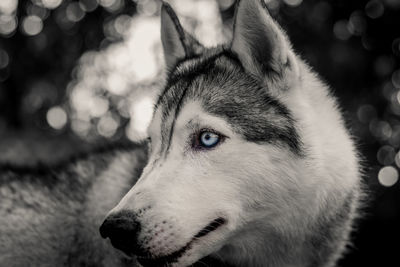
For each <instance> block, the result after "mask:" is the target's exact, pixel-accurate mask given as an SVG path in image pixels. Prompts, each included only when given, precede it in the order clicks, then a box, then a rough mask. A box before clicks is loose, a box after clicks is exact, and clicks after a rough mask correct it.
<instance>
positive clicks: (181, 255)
mask: <svg viewBox="0 0 400 267" xmlns="http://www.w3.org/2000/svg"><path fill="white" fill-rule="evenodd" d="M225 222H226V220H225V219H223V218H217V219H215V220H214V221H212V222H210V223H209V224H208V225H207V226H205V227H204V228H203V229H202V230H201V231H199V232H198V233H197V234H196V235H195V236H194V237H193V239H192V240H191V241H190V242H188V243H187V244H186V245H185V246H183V247H182V248H181V249H179V250H177V251H175V252H173V253H171V254H169V255H164V256H159V257H157V256H155V255H153V256H151V257H146V256H137V260H138V262H139V263H140V264H141V265H142V266H143V267H150V266H151V267H163V266H175V267H185V266H190V265H193V264H195V263H196V262H198V261H199V260H202V259H203V258H204V257H206V256H208V255H210V254H212V253H214V252H216V251H217V250H219V249H220V248H221V243H222V240H223V238H222V236H221V235H223V234H222V233H221V232H219V233H214V232H218V231H217V230H220V229H219V228H220V227H221V226H223V225H224V224H225ZM215 234H217V235H216V236H215ZM217 266H218V265H217Z"/></svg>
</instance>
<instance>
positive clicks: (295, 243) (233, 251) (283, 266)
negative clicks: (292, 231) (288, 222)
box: [215, 227, 307, 267]
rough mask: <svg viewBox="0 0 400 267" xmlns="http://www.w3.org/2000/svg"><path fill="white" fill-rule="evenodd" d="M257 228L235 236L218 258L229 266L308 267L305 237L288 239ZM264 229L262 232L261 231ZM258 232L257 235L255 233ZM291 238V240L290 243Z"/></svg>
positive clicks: (216, 255) (217, 255) (218, 254)
mask: <svg viewBox="0 0 400 267" xmlns="http://www.w3.org/2000/svg"><path fill="white" fill-rule="evenodd" d="M259 228H260V227H257V228H254V229H252V230H251V231H248V232H245V233H242V234H240V235H238V236H237V237H235V239H234V240H232V241H231V242H230V244H228V245H226V246H224V247H223V248H222V249H221V250H220V251H219V252H217V253H216V254H215V257H217V258H220V259H222V260H223V261H224V262H226V263H227V264H228V265H229V266H238V267H239V266H254V267H258V266H260V267H261V266H263V267H266V266H268V267H300V266H306V265H307V264H306V261H305V259H303V257H304V255H305V254H307V253H305V252H304V251H303V250H304V248H303V247H304V245H303V244H302V243H303V238H301V237H295V236H293V237H290V238H289V237H288V236H284V235H281V234H278V233H276V232H271V230H269V229H259ZM260 230H261V231H260ZM253 231H256V233H253ZM289 239H290V240H289Z"/></svg>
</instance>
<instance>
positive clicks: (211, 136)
mask: <svg viewBox="0 0 400 267" xmlns="http://www.w3.org/2000/svg"><path fill="white" fill-rule="evenodd" d="M220 139H221V137H220V136H219V135H218V134H216V133H213V132H202V133H200V136H199V143H200V146H202V147H204V148H211V147H214V146H216V145H217V144H218V143H219V142H220Z"/></svg>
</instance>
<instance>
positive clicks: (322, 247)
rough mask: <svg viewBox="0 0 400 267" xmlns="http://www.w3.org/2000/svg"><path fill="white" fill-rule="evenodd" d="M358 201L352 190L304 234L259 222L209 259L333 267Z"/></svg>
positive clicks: (237, 263)
mask: <svg viewBox="0 0 400 267" xmlns="http://www.w3.org/2000/svg"><path fill="white" fill-rule="evenodd" d="M358 198H359V193H358V192H357V191H352V192H350V193H348V194H347V196H346V197H344V200H343V201H342V202H341V203H336V204H335V205H333V204H328V206H326V207H325V208H326V209H327V210H330V211H331V212H329V213H328V212H327V213H326V214H324V215H323V216H317V217H316V218H315V219H314V220H311V221H308V222H307V226H305V227H303V228H302V229H307V230H305V231H296V230H295V229H294V228H292V230H291V231H288V228H286V230H284V231H280V230H279V229H277V228H276V227H274V228H271V227H270V226H268V225H267V224H266V223H265V222H266V221H268V218H264V219H261V220H260V221H259V222H258V223H255V224H254V227H253V228H252V229H250V230H247V231H245V232H242V233H238V234H237V235H235V237H234V238H233V239H232V240H230V242H228V244H227V245H225V246H224V247H223V248H222V249H221V250H220V251H218V252H217V253H215V254H213V255H211V256H214V257H216V258H218V259H220V260H222V261H224V262H226V263H227V264H228V266H238V267H239V266H254V267H258V266H263V267H304V266H319V267H322V266H324V267H332V266H335V262H336V261H337V259H338V258H339V257H340V255H342V254H343V251H344V250H345V247H346V244H347V237H346V234H343V233H347V232H348V231H350V229H351V227H352V218H354V216H355V213H356V206H355V205H356V203H357V199H358ZM283 224H284V223H283ZM286 224H287V223H286ZM284 228H285V227H283V226H282V229H284Z"/></svg>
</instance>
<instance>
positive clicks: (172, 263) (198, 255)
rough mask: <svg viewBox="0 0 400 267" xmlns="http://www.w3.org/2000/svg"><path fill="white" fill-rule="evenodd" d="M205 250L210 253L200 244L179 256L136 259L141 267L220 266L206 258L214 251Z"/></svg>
mask: <svg viewBox="0 0 400 267" xmlns="http://www.w3.org/2000/svg"><path fill="white" fill-rule="evenodd" d="M207 250H210V252H209V253H207V252H205V251H204V247H202V246H201V244H193V246H191V247H190V248H187V249H186V250H185V251H184V252H182V253H181V252H179V254H176V255H168V256H163V257H159V258H146V257H137V261H138V262H139V263H140V265H141V266H143V267H167V266H168V267H186V266H204V264H205V263H207V265H206V266H221V264H222V263H221V262H218V261H217V260H215V259H212V258H211V257H209V256H208V255H209V254H211V253H213V252H214V251H215V250H216V249H215V250H213V249H212V247H210V246H207ZM180 253H181V254H180ZM173 254H175V253H173Z"/></svg>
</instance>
